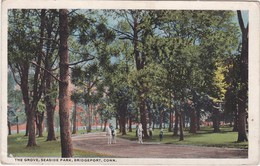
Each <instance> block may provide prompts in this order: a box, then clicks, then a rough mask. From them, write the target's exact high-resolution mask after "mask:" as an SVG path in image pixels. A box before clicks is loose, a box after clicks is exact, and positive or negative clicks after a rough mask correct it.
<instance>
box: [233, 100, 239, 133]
mask: <svg viewBox="0 0 260 166" xmlns="http://www.w3.org/2000/svg"><path fill="white" fill-rule="evenodd" d="M233 121H234V126H233V131H238V129H237V128H238V127H237V125H238V111H237V105H236V109H235V110H234V119H233Z"/></svg>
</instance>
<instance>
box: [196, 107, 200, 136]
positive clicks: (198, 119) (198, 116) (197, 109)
mask: <svg viewBox="0 0 260 166" xmlns="http://www.w3.org/2000/svg"><path fill="white" fill-rule="evenodd" d="M196 113H197V116H196V120H197V131H200V108H196Z"/></svg>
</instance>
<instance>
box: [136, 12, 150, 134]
mask: <svg viewBox="0 0 260 166" xmlns="http://www.w3.org/2000/svg"><path fill="white" fill-rule="evenodd" d="M133 19H134V24H133V33H134V35H133V36H134V38H133V44H134V56H135V62H136V69H137V70H141V69H143V68H144V63H145V56H144V55H143V54H141V53H140V51H139V50H138V26H139V25H138V24H139V23H138V14H137V13H135V14H133ZM140 84H141V88H140V89H139V90H138V96H139V100H140V102H139V110H140V116H141V123H142V126H143V135H144V138H149V136H148V133H147V116H148V115H147V110H146V109H145V98H144V97H143V96H144V94H143V92H142V90H141V89H143V88H144V85H143V84H142V83H140Z"/></svg>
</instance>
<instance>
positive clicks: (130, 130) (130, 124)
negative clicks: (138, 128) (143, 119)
mask: <svg viewBox="0 0 260 166" xmlns="http://www.w3.org/2000/svg"><path fill="white" fill-rule="evenodd" d="M128 129H129V132H133V130H132V117H131V115H130V117H129V126H128Z"/></svg>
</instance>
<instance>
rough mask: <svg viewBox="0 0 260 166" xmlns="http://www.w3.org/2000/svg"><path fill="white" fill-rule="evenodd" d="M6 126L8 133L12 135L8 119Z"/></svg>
mask: <svg viewBox="0 0 260 166" xmlns="http://www.w3.org/2000/svg"><path fill="white" fill-rule="evenodd" d="M7 123H8V124H7V126H8V135H12V132H11V123H10V121H9V120H8V121H7Z"/></svg>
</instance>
